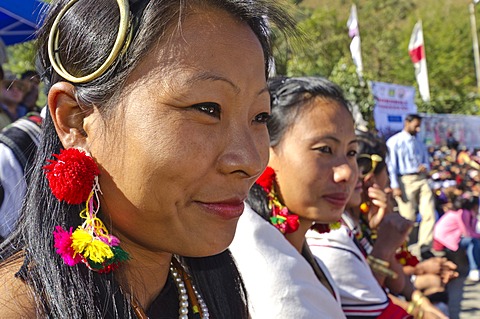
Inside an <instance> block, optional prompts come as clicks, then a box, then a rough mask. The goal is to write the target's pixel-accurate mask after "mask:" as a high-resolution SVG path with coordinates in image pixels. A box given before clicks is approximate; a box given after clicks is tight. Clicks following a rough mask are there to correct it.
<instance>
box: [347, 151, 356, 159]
mask: <svg viewBox="0 0 480 319" xmlns="http://www.w3.org/2000/svg"><path fill="white" fill-rule="evenodd" d="M357 154H358V152H357V151H356V150H353V151H349V152H348V153H347V155H348V156H349V157H357Z"/></svg>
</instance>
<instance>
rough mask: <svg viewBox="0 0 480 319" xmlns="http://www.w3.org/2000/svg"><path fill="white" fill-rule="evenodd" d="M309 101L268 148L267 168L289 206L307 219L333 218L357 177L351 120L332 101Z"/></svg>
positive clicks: (345, 200) (336, 217) (332, 220)
mask: <svg viewBox="0 0 480 319" xmlns="http://www.w3.org/2000/svg"><path fill="white" fill-rule="evenodd" d="M310 103H311V105H308V106H306V108H305V109H304V110H302V111H301V112H300V113H299V114H298V116H297V118H296V119H295V123H294V124H293V125H292V127H290V128H289V129H288V130H287V131H286V132H285V135H284V136H283V138H282V141H281V142H280V143H279V145H278V146H276V147H275V148H273V149H272V150H271V153H270V156H271V159H270V162H269V166H271V167H272V168H273V169H274V170H275V172H276V174H277V182H278V184H279V186H280V196H281V198H282V200H283V202H284V204H285V205H286V206H287V207H288V208H289V210H291V211H292V212H294V213H295V214H297V215H298V216H299V217H300V218H303V219H306V220H309V221H315V222H319V223H329V222H336V221H338V220H339V218H340V216H341V214H342V212H343V210H344V209H345V205H346V203H347V201H348V198H349V197H350V194H351V192H352V191H353V188H354V186H355V182H356V181H357V162H356V150H357V142H356V137H355V131H354V127H353V120H352V116H351V114H350V113H349V112H348V110H347V109H346V108H345V106H343V105H340V104H339V103H337V102H335V101H332V100H329V99H321V98H316V99H314V100H313V101H311V102H310Z"/></svg>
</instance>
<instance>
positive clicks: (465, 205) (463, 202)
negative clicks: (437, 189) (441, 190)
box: [450, 191, 479, 210]
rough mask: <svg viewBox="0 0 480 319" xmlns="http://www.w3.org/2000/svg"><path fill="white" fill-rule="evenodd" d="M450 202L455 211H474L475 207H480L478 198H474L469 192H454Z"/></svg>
mask: <svg viewBox="0 0 480 319" xmlns="http://www.w3.org/2000/svg"><path fill="white" fill-rule="evenodd" d="M450 201H451V202H452V208H453V209H455V210H459V209H466V210H472V209H473V208H474V207H475V206H478V205H479V202H478V196H474V195H473V194H472V193H471V192H469V191H465V192H462V193H461V194H455V193H454V192H452V193H451V194H450Z"/></svg>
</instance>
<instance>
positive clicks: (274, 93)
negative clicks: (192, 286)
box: [230, 77, 357, 319]
mask: <svg viewBox="0 0 480 319" xmlns="http://www.w3.org/2000/svg"><path fill="white" fill-rule="evenodd" d="M269 89H270V93H271V97H272V102H271V106H272V115H271V118H270V120H269V121H268V124H267V126H268V131H269V134H270V161H269V164H268V167H267V169H266V171H265V172H264V173H263V175H262V176H261V177H260V178H259V179H258V180H257V182H256V184H255V185H254V186H253V187H252V189H251V191H250V194H249V197H248V204H249V205H250V207H251V209H250V207H247V208H246V211H245V212H244V215H243V216H242V217H241V218H240V221H239V224H238V228H237V232H236V234H235V239H234V241H233V243H232V245H231V247H230V248H231V251H232V253H233V255H234V257H235V259H236V261H237V264H238V267H239V270H240V272H241V274H242V277H243V279H244V281H245V285H246V288H247V290H248V292H249V305H250V310H251V315H252V318H254V319H255V318H262V319H266V318H267V319H268V318H276V319H279V318H300V319H301V318H344V314H343V312H342V310H341V307H340V303H339V294H338V290H337V288H336V287H335V284H334V283H333V281H332V279H331V277H330V274H329V273H328V271H327V270H326V268H325V267H324V265H323V264H322V263H321V261H319V260H318V259H316V258H315V257H313V255H312V254H311V252H310V250H309V248H308V246H307V245H306V243H305V233H306V232H307V230H308V229H309V228H310V227H311V226H312V224H313V223H314V222H319V223H323V224H328V223H333V222H336V221H338V220H339V218H340V216H341V214H342V212H343V210H344V208H345V205H346V203H347V201H348V198H349V197H350V194H351V192H352V191H353V188H354V187H355V183H356V181H357V166H356V153H357V151H356V150H357V142H356V137H355V131H354V122H353V118H352V115H351V113H350V111H349V108H348V103H347V101H346V100H345V99H344V97H343V95H342V92H341V90H340V89H339V88H338V87H337V86H336V85H335V84H333V83H331V82H329V81H327V80H325V79H323V78H318V77H301V78H279V79H275V80H273V81H270V83H269Z"/></svg>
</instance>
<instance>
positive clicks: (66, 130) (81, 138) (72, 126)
mask: <svg viewBox="0 0 480 319" xmlns="http://www.w3.org/2000/svg"><path fill="white" fill-rule="evenodd" d="M48 107H49V109H50V115H51V117H52V120H53V123H54V124H55V129H56V131H57V134H58V137H59V138H60V141H61V142H62V144H63V147H64V148H65V149H68V148H72V147H77V148H85V147H86V137H87V135H86V133H85V131H84V130H83V119H84V118H85V116H87V115H88V112H86V111H85V110H83V109H82V108H81V107H80V105H79V104H78V102H77V99H76V98H75V87H74V86H73V85H72V84H70V83H67V82H58V83H55V84H54V85H53V86H52V87H51V88H50V91H49V92H48Z"/></svg>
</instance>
